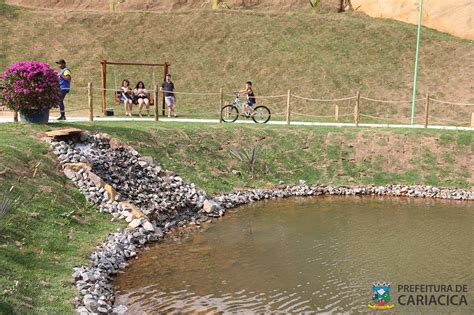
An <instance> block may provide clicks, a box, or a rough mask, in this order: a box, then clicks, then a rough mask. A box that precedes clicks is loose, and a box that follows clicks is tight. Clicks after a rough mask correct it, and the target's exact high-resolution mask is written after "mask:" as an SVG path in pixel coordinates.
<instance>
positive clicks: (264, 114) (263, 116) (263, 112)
mask: <svg viewBox="0 0 474 315" xmlns="http://www.w3.org/2000/svg"><path fill="white" fill-rule="evenodd" d="M271 116H272V115H271V113H270V109H268V107H266V106H263V105H262V106H257V107H255V108H254V113H253V114H252V119H253V121H255V122H256V123H258V124H264V123H266V122H268V121H269V120H270V117H271Z"/></svg>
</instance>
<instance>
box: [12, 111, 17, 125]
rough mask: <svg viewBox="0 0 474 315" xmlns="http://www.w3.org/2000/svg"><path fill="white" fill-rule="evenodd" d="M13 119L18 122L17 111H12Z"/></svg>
mask: <svg viewBox="0 0 474 315" xmlns="http://www.w3.org/2000/svg"><path fill="white" fill-rule="evenodd" d="M13 121H14V122H18V112H17V111H14V112H13Z"/></svg>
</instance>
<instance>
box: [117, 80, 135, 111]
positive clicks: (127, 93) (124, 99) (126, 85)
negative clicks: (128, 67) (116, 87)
mask: <svg viewBox="0 0 474 315" xmlns="http://www.w3.org/2000/svg"><path fill="white" fill-rule="evenodd" d="M120 102H121V103H123V106H124V108H125V116H132V107H133V102H132V89H131V88H130V81H128V80H127V79H125V80H123V81H122V87H121V88H120Z"/></svg>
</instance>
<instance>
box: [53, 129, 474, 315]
mask: <svg viewBox="0 0 474 315" xmlns="http://www.w3.org/2000/svg"><path fill="white" fill-rule="evenodd" d="M50 143H51V146H52V147H53V149H54V153H55V154H56V155H57V156H58V159H59V161H60V164H61V166H62V168H63V171H64V174H65V175H66V176H67V177H68V178H70V179H71V180H72V181H73V182H74V183H75V184H76V186H77V187H78V188H79V189H80V191H81V192H82V193H83V194H84V196H85V197H86V199H87V200H88V201H89V202H91V203H92V204H94V205H95V206H96V207H97V208H98V209H99V211H102V212H108V213H110V214H111V215H112V220H125V221H126V222H128V226H127V228H125V229H120V230H118V231H116V232H115V233H113V234H110V235H109V237H108V238H107V240H105V241H104V242H103V243H102V244H101V245H99V246H98V247H97V248H96V249H95V250H94V251H93V252H92V253H91V254H90V264H89V265H87V266H80V267H77V268H74V273H73V278H74V281H75V285H76V287H77V289H78V291H79V295H78V297H77V299H76V310H77V312H78V313H80V314H90V313H104V314H107V313H115V314H123V313H125V312H126V311H127V307H126V306H124V305H118V306H117V305H114V290H113V286H112V277H113V275H114V274H116V273H117V272H119V271H121V270H123V269H124V268H126V267H127V266H128V262H127V261H128V260H129V259H130V258H133V257H135V256H136V255H137V253H138V251H140V249H141V248H143V246H144V245H145V244H147V243H149V242H154V241H158V240H160V239H162V238H163V237H164V236H165V235H166V234H167V233H169V232H171V231H172V230H173V229H175V228H179V227H187V226H195V227H196V226H197V227H199V226H201V225H202V224H203V223H204V222H206V221H208V220H209V218H210V217H211V218H212V217H220V216H223V215H224V214H225V211H226V209H230V208H233V207H237V206H239V205H243V204H247V203H251V202H255V201H259V200H265V199H274V198H285V197H296V196H300V197H304V196H319V195H380V196H382V195H384V196H406V197H422V198H443V199H455V200H474V192H472V191H465V190H458V189H440V188H436V187H431V186H423V185H415V186H404V185H386V186H361V187H344V186H339V187H336V186H330V185H307V184H306V183H304V182H301V183H300V184H298V185H280V186H277V187H275V188H273V189H252V190H245V191H237V192H233V193H229V194H222V195H218V196H216V197H214V198H212V199H211V198H209V197H208V196H207V195H206V193H205V192H204V191H203V190H201V189H199V188H198V187H196V186H195V185H194V184H192V183H188V182H186V181H184V180H183V179H182V178H181V177H179V176H178V175H176V174H174V173H172V172H167V171H163V170H162V169H161V167H160V166H159V165H157V164H156V163H155V161H154V160H153V159H152V158H150V157H143V156H141V155H140V154H139V153H138V152H137V151H135V150H134V149H133V148H130V147H127V146H123V145H120V144H119V143H117V142H116V141H114V140H113V139H110V137H108V136H107V135H104V134H89V133H86V132H82V133H81V134H80V136H77V137H76V138H74V139H73V138H67V137H66V138H64V139H63V140H61V139H55V138H53V139H51V141H50Z"/></svg>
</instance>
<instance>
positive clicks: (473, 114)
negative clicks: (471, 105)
mask: <svg viewBox="0 0 474 315" xmlns="http://www.w3.org/2000/svg"><path fill="white" fill-rule="evenodd" d="M471 128H474V113H471Z"/></svg>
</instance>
